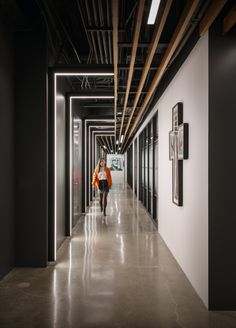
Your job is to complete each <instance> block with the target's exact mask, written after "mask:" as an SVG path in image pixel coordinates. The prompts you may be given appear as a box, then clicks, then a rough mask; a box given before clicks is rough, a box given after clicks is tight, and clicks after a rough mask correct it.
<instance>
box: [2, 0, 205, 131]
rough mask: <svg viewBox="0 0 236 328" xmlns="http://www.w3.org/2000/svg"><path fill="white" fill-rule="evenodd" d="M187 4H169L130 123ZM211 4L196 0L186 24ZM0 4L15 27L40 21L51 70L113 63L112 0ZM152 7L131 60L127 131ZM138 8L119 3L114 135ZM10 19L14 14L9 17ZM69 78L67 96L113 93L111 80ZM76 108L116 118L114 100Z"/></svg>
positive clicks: (131, 0)
mask: <svg viewBox="0 0 236 328" xmlns="http://www.w3.org/2000/svg"><path fill="white" fill-rule="evenodd" d="M165 2H166V1H165V0H162V1H161V4H160V9H159V16H158V17H157V19H156V24H158V22H159V20H160V18H161V16H162V13H163V10H164V7H165ZM187 2H188V0H173V2H172V5H171V9H170V12H169V15H168V17H167V21H166V23H165V26H164V30H163V32H162V34H161V38H160V42H159V44H158V46H157V50H156V52H155V56H154V58H153V61H152V65H151V69H150V70H149V73H148V76H147V79H146V82H145V85H144V88H143V91H142V94H141V96H140V98H139V101H138V104H137V108H136V111H135V114H134V117H133V119H132V121H131V125H132V122H134V120H135V117H136V116H137V113H138V111H139V108H140V107H141V106H142V103H143V100H144V97H145V95H146V92H147V90H148V88H149V86H150V84H151V82H152V79H153V77H154V75H155V73H156V70H157V68H158V66H159V64H160V62H161V60H162V58H163V55H164V53H165V50H166V49H167V47H168V45H169V42H170V39H171V37H172V35H173V32H174V30H175V28H176V25H177V23H178V21H179V19H180V16H181V14H182V12H183V9H184V7H185V6H186V4H187ZM209 2H210V1H203V0H202V1H201V2H200V6H199V7H198V10H197V12H196V13H195V14H194V16H193V18H192V20H191V23H190V24H193V23H194V19H196V18H199V16H198V14H199V12H200V11H201V9H202V7H205V9H206V8H207V4H208V3H209ZM0 5H1V7H0V9H2V8H4V9H5V10H7V8H11V10H12V9H14V12H15V16H16V17H17V20H16V21H17V24H18V25H19V24H22V22H24V24H28V25H29V26H30V25H34V24H37V23H38V22H39V21H41V22H44V24H45V26H46V28H47V33H48V40H49V54H50V56H49V57H50V58H49V64H50V65H51V66H58V65H64V66H65V65H81V64H82V65H99V66H101V65H104V66H105V65H113V26H112V0H69V1H68V0H29V1H26V0H15V1H14V0H8V1H7V0H5V1H2V2H1V3H0ZM150 5H151V0H146V1H145V9H144V14H143V19H142V26H141V31H140V36H139V45H138V50H137V54H136V59H135V69H134V73H133V77H132V83H131V89H130V93H129V97H128V103H127V110H126V115H125V117H124V128H125V127H126V124H127V120H128V117H129V114H130V111H131V108H132V104H133V101H134V97H135V94H136V91H137V88H138V85H139V81H140V79H141V75H142V70H143V67H144V64H145V60H146V58H147V54H148V49H149V45H150V43H151V40H152V35H153V31H154V27H155V25H147V19H148V14H149V10H150ZM137 8H138V0H119V13H118V17H119V25H118V29H119V33H118V99H117V115H116V120H117V137H118V136H119V132H120V131H119V129H120V121H121V116H122V111H123V105H124V98H125V91H126V86H127V78H128V72H129V64H130V59H131V50H132V43H133V37H134V29H135V22H136V15H137ZM8 15H9V14H8ZM12 16H14V15H13V14H12ZM19 22H20V23H19ZM186 32H187V31H186ZM177 50H178V49H177ZM70 80H71V88H72V90H71V92H80V91H81V90H83V92H84V91H85V90H97V91H98V92H99V90H101V92H102V90H104V89H105V90H110V91H111V92H114V80H113V78H111V77H107V78H104V77H103V78H101V77H100V78H95V77H81V78H78V77H71V78H70ZM80 106H81V107H83V117H86V116H90V115H92V116H96V115H100V116H101V115H104V113H105V115H110V116H111V117H112V116H113V117H114V102H113V101H110V100H107V101H104V100H103V101H95V100H90V101H84V102H81V103H80ZM86 114H87V115H86Z"/></svg>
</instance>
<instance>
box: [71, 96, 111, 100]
mask: <svg viewBox="0 0 236 328" xmlns="http://www.w3.org/2000/svg"><path fill="white" fill-rule="evenodd" d="M70 98H71V99H114V96H71V97H70Z"/></svg>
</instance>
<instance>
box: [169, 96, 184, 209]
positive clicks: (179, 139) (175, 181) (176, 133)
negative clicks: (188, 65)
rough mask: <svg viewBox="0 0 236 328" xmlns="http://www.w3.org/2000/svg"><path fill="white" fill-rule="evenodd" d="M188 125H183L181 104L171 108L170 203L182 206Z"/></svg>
mask: <svg viewBox="0 0 236 328" xmlns="http://www.w3.org/2000/svg"><path fill="white" fill-rule="evenodd" d="M188 134H189V127H188V123H183V103H180V102H179V103H177V104H176V105H175V106H174V107H173V108H172V130H171V131H170V132H169V159H170V160H171V161H172V201H173V203H174V204H176V205H177V206H183V160H184V159H188V143H189V140H188Z"/></svg>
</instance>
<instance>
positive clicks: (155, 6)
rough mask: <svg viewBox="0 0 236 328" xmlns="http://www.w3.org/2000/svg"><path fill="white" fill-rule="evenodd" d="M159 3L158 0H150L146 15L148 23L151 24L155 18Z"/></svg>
mask: <svg viewBox="0 0 236 328" xmlns="http://www.w3.org/2000/svg"><path fill="white" fill-rule="evenodd" d="M159 5H160V0H152V4H151V8H150V12H149V16H148V22H147V23H148V25H153V24H154V23H155V20H156V16H157V12H158V8H159Z"/></svg>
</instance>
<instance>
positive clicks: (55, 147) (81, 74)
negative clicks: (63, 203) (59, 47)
mask: <svg viewBox="0 0 236 328" xmlns="http://www.w3.org/2000/svg"><path fill="white" fill-rule="evenodd" d="M59 76H114V73H95V72H81V73H70V72H63V73H62V72H58V73H54V251H53V253H54V254H53V255H54V256H53V260H54V261H56V257H57V120H56V118H57V115H56V114H57V99H56V95H57V77H59ZM70 125H71V124H70ZM70 159H71V158H70ZM85 166H86V165H85ZM70 211H71V210H70ZM70 220H71V219H70Z"/></svg>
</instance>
